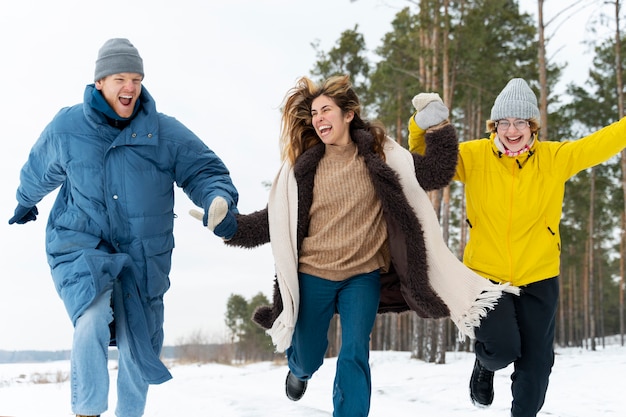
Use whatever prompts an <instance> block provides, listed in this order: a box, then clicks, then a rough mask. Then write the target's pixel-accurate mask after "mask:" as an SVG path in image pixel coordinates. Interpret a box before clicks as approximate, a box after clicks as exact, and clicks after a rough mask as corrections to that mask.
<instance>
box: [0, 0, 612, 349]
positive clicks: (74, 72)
mask: <svg viewBox="0 0 626 417" xmlns="http://www.w3.org/2000/svg"><path fill="white" fill-rule="evenodd" d="M521 3H522V5H523V7H524V10H528V11H529V12H531V13H533V14H535V9H536V2H535V1H534V0H523V1H522V2H521ZM552 3H553V4H552ZM600 3H601V1H600V0H598V4H600ZM408 4H409V2H408V1H405V0H358V1H357V2H354V3H352V2H350V1H349V0H318V1H315V2H300V1H293V0H223V1H219V2H218V1H210V2H208V1H203V0H195V1H194V0H177V1H171V0H168V1H163V0H110V1H107V2H100V3H97V4H96V3H93V2H85V1H83V0H57V1H54V2H50V1H47V0H24V1H20V2H3V3H2V5H0V56H1V57H2V64H0V79H1V80H2V86H3V88H2V90H3V91H2V99H1V100H0V126H2V142H3V143H4V148H3V152H2V153H0V175H1V178H2V181H1V182H0V208H1V210H0V214H1V215H0V267H1V269H2V274H1V275H0V280H1V283H2V285H0V349H4V350H13V349H66V348H69V347H70V346H71V335H72V328H71V324H70V321H69V319H68V318H67V316H66V313H65V310H64V307H63V304H62V302H61V301H60V299H59V298H58V296H57V294H56V292H55V290H54V287H53V285H52V280H51V278H50V273H49V269H48V266H47V263H46V257H45V252H44V232H45V225H46V221H47V216H48V213H49V210H50V207H51V205H52V203H53V200H54V194H53V195H49V196H48V197H46V198H45V199H44V200H43V201H42V202H41V203H40V204H39V205H38V208H39V211H40V216H39V218H38V220H37V221H36V222H31V223H28V224H26V225H12V226H9V225H8V224H7V221H8V219H9V218H10V217H11V216H12V214H13V210H14V208H15V205H16V200H15V189H16V187H17V184H18V179H19V170H20V168H21V166H22V165H23V163H24V162H25V160H26V158H27V156H28V151H29V149H30V148H31V146H32V145H33V143H34V142H35V140H36V139H37V137H38V136H39V133H40V132H41V130H42V129H43V128H44V127H45V125H46V124H47V123H48V122H49V121H50V120H51V119H52V117H53V116H54V115H55V114H56V112H57V111H58V110H59V109H60V108H61V107H64V106H68V105H73V104H75V103H78V102H80V101H82V94H83V90H84V87H85V85H86V84H89V83H91V82H92V80H93V69H94V61H95V58H96V55H97V51H98V49H99V48H100V46H101V45H102V44H103V43H104V41H105V40H107V39H109V38H112V37H127V38H129V39H130V40H131V42H133V43H134V44H135V46H136V47H137V48H138V49H139V52H140V54H141V55H142V57H143V59H144V68H145V73H146V76H145V80H144V85H145V87H146V88H147V89H148V90H149V91H150V92H151V94H152V95H153V96H154V97H155V100H156V103H157V108H158V109H159V110H160V111H162V112H164V113H166V114H169V115H171V116H174V117H176V118H178V119H179V120H180V121H181V122H183V123H184V124H185V125H186V126H187V127H189V128H190V129H192V130H193V131H194V132H195V133H196V134H197V135H198V136H200V138H202V139H203V140H204V141H205V142H206V143H207V144H208V145H209V147H210V148H212V149H213V150H214V151H215V152H216V153H217V154H218V155H219V156H220V157H221V158H222V159H223V160H224V162H225V163H226V165H227V166H228V167H229V169H230V170H231V174H232V177H233V180H234V182H235V185H236V186H237V188H238V189H239V191H240V194H241V199H240V206H239V207H240V211H241V212H244V213H247V212H250V211H253V210H257V209H260V208H262V207H264V206H265V204H266V202H267V191H266V190H265V189H264V187H263V185H262V182H263V181H271V180H272V179H273V177H274V175H275V173H276V171H277V168H278V165H279V150H278V132H279V124H280V113H279V106H280V104H281V102H282V99H283V97H284V95H285V93H286V92H287V90H288V89H289V88H291V87H292V86H293V85H294V83H295V81H296V80H297V79H298V78H299V77H300V76H303V75H309V73H310V70H311V68H312V67H313V63H314V62H315V60H316V56H315V51H314V50H313V48H312V47H311V43H312V42H314V41H316V40H319V41H320V42H321V47H322V49H323V50H328V49H329V48H331V47H332V46H334V45H335V42H336V40H337V39H338V38H339V35H340V34H341V32H343V31H345V30H347V29H352V28H353V27H354V25H355V24H358V25H359V31H360V32H361V33H363V34H364V36H365V40H366V43H367V46H368V48H369V49H370V50H373V49H375V48H376V47H378V46H379V45H380V39H381V38H382V37H383V35H384V34H385V33H386V32H388V31H389V30H390V28H391V21H392V19H393V17H394V15H395V14H396V13H397V12H398V11H399V10H400V9H401V8H403V7H405V6H407V5H408ZM553 6H554V7H556V6H558V2H557V1H556V0H551V1H546V12H547V13H549V11H550V8H551V7H553ZM588 14H589V13H587V14H586V15H588ZM585 21H586V17H584V16H582V15H579V16H578V17H575V18H574V19H572V20H571V21H568V22H567V23H566V24H565V25H564V26H562V27H561V30H562V31H565V30H567V33H568V35H567V36H563V37H562V38H561V39H565V40H562V41H560V42H559V41H558V39H555V40H554V41H553V43H552V44H551V45H550V46H549V48H548V52H549V53H550V52H552V53H555V52H557V51H558V53H557V54H556V55H555V56H554V59H556V60H558V61H561V62H563V61H564V60H566V59H567V60H570V61H572V64H571V65H572V67H573V70H568V71H566V78H567V79H568V80H575V81H577V82H580V81H581V80H582V79H584V75H585V74H586V71H584V70H583V69H584V68H586V67H587V66H588V62H589V60H590V59H591V58H590V55H589V54H588V53H587V52H586V49H585V48H584V47H582V46H581V44H580V41H581V40H582V38H583V37H584V36H585V31H584V24H585ZM561 33H563V32H561ZM561 36H562V35H561ZM566 42H567V43H566ZM561 47H563V49H561ZM416 93H417V92H416ZM177 196H178V199H177V208H176V211H177V213H178V215H179V216H178V219H177V221H176V226H175V236H176V249H175V252H174V261H173V262H174V265H173V269H172V273H171V281H172V287H171V289H170V291H169V292H168V293H167V295H166V299H165V308H166V321H165V331H166V341H165V342H166V343H167V344H173V343H176V342H178V341H180V340H181V338H185V337H188V336H190V335H191V334H192V333H196V332H200V333H201V334H202V335H203V336H204V337H205V338H207V339H209V340H215V341H219V340H222V339H223V338H224V336H225V326H224V313H225V306H226V302H227V299H228V297H229V295H230V294H232V293H236V294H241V295H243V296H245V297H246V298H249V297H251V296H253V295H255V294H256V293H258V292H259V291H261V292H263V293H265V294H266V295H267V296H268V297H270V298H271V288H272V281H273V273H274V270H273V260H272V256H271V252H270V249H269V246H268V245H266V246H265V247H263V248H260V249H256V250H252V251H247V250H241V249H233V248H227V247H225V246H224V245H223V244H222V243H221V241H220V240H219V239H218V238H216V237H214V236H213V235H212V234H210V233H209V232H208V231H207V230H206V229H204V228H203V227H202V226H201V223H199V222H197V221H196V220H194V219H193V218H191V217H190V216H188V215H187V211H188V210H189V209H190V208H192V204H191V202H190V201H189V200H188V199H187V198H186V196H185V195H184V194H182V193H178V194H177Z"/></svg>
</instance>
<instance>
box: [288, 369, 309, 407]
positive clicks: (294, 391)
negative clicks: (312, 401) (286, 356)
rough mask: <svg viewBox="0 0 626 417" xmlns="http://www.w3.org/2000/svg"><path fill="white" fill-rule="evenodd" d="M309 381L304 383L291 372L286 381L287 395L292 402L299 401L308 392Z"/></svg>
mask: <svg viewBox="0 0 626 417" xmlns="http://www.w3.org/2000/svg"><path fill="white" fill-rule="evenodd" d="M306 386H307V381H302V380H300V379H298V378H296V376H295V375H294V374H292V373H291V371H289V373H287V379H286V380H285V393H286V394H287V398H289V399H290V400H291V401H298V400H299V399H300V398H302V396H303V395H304V392H305V391H306Z"/></svg>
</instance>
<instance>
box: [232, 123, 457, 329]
mask: <svg viewBox="0 0 626 417" xmlns="http://www.w3.org/2000/svg"><path fill="white" fill-rule="evenodd" d="M351 136H352V140H353V141H354V142H355V143H356V145H357V147H358V152H359V155H362V156H363V158H364V161H365V165H366V167H367V169H368V171H369V173H370V176H371V179H372V183H373V185H374V189H375V191H376V194H377V195H378V197H379V199H380V201H381V203H382V208H383V212H384V217H385V220H386V223H387V230H388V234H389V239H388V240H389V249H390V252H391V268H390V270H389V272H387V273H384V274H382V275H381V295H380V303H379V307H378V312H379V313H386V312H402V311H407V310H409V309H411V310H414V311H415V312H417V314H418V315H420V316H421V317H430V318H441V317H446V316H448V315H449V309H448V307H447V306H446V304H445V303H444V301H443V300H442V299H441V298H440V297H439V296H438V295H437V293H436V292H435V291H434V290H433V288H432V287H431V285H430V283H429V277H428V265H427V261H426V256H425V254H426V246H425V243H424V236H423V231H422V226H421V225H420V222H419V220H418V218H417V217H416V216H415V213H414V212H413V209H412V208H411V206H410V205H409V203H408V201H407V199H406V197H405V195H404V193H403V191H402V188H401V185H400V181H399V179H398V175H397V174H396V172H394V171H393V170H392V169H391V168H390V167H389V166H388V165H387V164H386V163H385V162H384V161H383V159H382V158H381V157H380V155H378V154H376V153H375V152H374V151H373V147H372V145H373V137H372V135H371V134H370V133H369V132H367V131H364V130H357V131H353V132H351ZM425 139H426V144H427V147H426V150H427V151H426V153H425V154H424V155H418V154H413V159H414V166H415V175H416V177H417V180H418V181H419V184H420V185H421V187H422V188H423V189H424V190H425V191H430V190H435V189H439V188H443V187H445V186H446V185H448V184H449V182H450V181H451V180H452V177H453V175H454V172H455V168H456V165H457V158H458V141H457V136H456V131H455V129H454V127H453V126H452V125H450V124H444V125H443V126H441V127H438V128H437V129H436V130H430V131H428V132H427V133H426V136H425ZM324 149H325V145H324V144H323V143H320V144H318V145H316V146H314V147H312V148H310V149H308V150H307V151H306V152H304V153H303V154H302V155H301V156H300V157H299V158H298V160H297V161H296V164H295V167H294V173H295V177H296V182H297V186H298V226H297V245H298V251H299V250H300V248H301V245H302V242H303V240H304V238H305V237H306V235H307V231H308V226H309V211H310V207H311V204H312V200H313V184H314V179H315V172H316V168H317V165H318V163H319V161H320V159H321V158H322V156H323V155H324ZM237 221H238V230H237V233H236V234H235V236H234V237H233V238H232V239H231V240H229V241H228V242H226V243H227V244H228V245H231V246H238V247H243V248H253V247H257V246H260V245H263V244H265V243H269V242H270V228H269V220H268V209H267V208H265V209H263V210H260V211H257V212H254V213H251V214H247V215H237ZM282 310H283V305H282V299H281V295H280V288H279V285H278V282H277V280H275V281H274V296H273V305H272V306H263V307H260V308H258V309H257V311H256V312H255V314H254V317H253V320H254V321H255V322H256V323H257V324H259V325H260V326H262V327H263V328H265V329H269V328H271V327H272V324H273V323H274V321H275V320H276V318H277V317H278V315H279V314H280V313H281V311H282Z"/></svg>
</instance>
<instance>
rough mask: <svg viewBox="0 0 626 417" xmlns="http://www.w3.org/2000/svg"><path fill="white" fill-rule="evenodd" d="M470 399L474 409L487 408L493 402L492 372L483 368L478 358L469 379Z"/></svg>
mask: <svg viewBox="0 0 626 417" xmlns="http://www.w3.org/2000/svg"><path fill="white" fill-rule="evenodd" d="M469 386H470V398H471V399H472V403H473V404H474V405H475V406H476V407H489V406H490V405H491V403H492V402H493V371H490V370H489V369H487V368H485V367H483V366H482V365H481V364H480V362H479V361H478V358H476V360H475V361H474V370H473V371H472V378H471V379H470V385H469Z"/></svg>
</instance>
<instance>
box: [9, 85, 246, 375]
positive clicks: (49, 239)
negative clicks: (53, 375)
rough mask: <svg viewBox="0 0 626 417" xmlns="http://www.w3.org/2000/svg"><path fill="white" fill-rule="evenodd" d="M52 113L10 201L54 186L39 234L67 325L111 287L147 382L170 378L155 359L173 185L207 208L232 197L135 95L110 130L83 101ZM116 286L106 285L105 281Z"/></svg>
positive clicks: (214, 170)
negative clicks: (134, 107)
mask: <svg viewBox="0 0 626 417" xmlns="http://www.w3.org/2000/svg"><path fill="white" fill-rule="evenodd" d="M94 89H95V86H94V85H93V84H91V85H88V86H87V88H86V89H85V94H84V104H78V105H75V106H73V107H69V108H65V109H62V110H61V111H60V112H59V113H58V114H57V115H56V117H55V118H54V119H53V120H52V122H51V123H50V124H49V125H48V126H47V127H46V128H45V130H44V131H43V133H42V135H41V137H40V138H39V140H38V141H37V142H36V144H35V145H34V146H33V148H32V150H31V153H30V155H29V158H28V161H27V162H26V164H25V165H24V167H23V168H22V171H21V177H20V186H19V188H18V191H17V200H18V202H19V203H20V204H21V205H23V206H26V207H32V206H34V205H35V204H37V203H38V202H39V201H40V200H42V199H43V198H44V197H45V196H46V195H47V194H49V193H50V192H52V191H53V190H55V189H56V188H57V187H59V186H61V188H60V190H59V193H58V196H57V199H56V201H55V203H54V206H53V208H52V210H51V213H50V216H49V221H48V226H47V230H46V251H47V255H48V263H49V264H50V268H51V271H52V278H53V280H54V284H55V286H56V289H57V291H58V293H59V295H60V297H61V298H62V299H63V302H64V303H65V307H66V309H67V312H68V314H69V316H70V318H71V319H72V322H73V323H75V322H76V320H77V318H78V317H79V316H80V315H81V314H82V313H83V312H84V310H85V309H86V308H87V307H88V306H89V305H90V304H91V302H92V301H93V300H94V298H95V297H96V296H97V295H98V294H99V293H101V292H102V291H104V290H107V289H110V288H112V287H116V288H118V290H119V288H121V291H122V292H123V296H124V306H123V308H115V311H116V313H115V314H116V315H117V314H120V311H124V312H125V317H126V320H125V321H126V322H127V330H128V333H129V336H130V341H129V342H130V348H131V352H132V355H133V358H134V359H135V360H136V361H137V362H138V364H139V366H140V368H141V369H142V372H143V376H144V378H145V380H146V381H148V382H149V383H161V382H164V381H166V380H168V379H170V378H171V375H170V374H169V372H168V371H167V369H166V368H165V366H164V365H163V364H162V363H161V361H160V360H159V354H160V351H161V348H162V344H163V294H164V293H165V292H166V291H167V289H168V288H169V285H170V282H169V272H170V267H171V255H172V249H173V248H174V236H173V227H174V217H175V214H174V187H173V185H174V184H176V185H178V186H179V187H181V188H182V189H183V190H184V191H185V193H186V194H187V195H188V196H189V198H190V199H191V200H192V201H193V202H194V203H195V204H196V205H197V206H199V207H202V208H203V209H207V208H208V207H209V205H210V203H211V202H212V201H213V198H215V197H216V196H221V197H223V198H224V199H226V201H227V202H229V204H230V206H231V209H232V210H234V211H235V212H236V205H237V200H238V193H237V190H236V189H235V187H234V185H233V184H232V182H231V179H230V175H229V172H228V170H227V168H226V166H225V165H224V164H223V162H222V161H221V160H220V159H219V157H218V156H217V155H215V154H214V153H213V152H212V151H211V150H210V149H209V148H208V147H207V146H206V145H205V144H204V143H203V142H202V141H201V140H200V139H199V138H198V137H197V136H196V135H195V134H194V133H192V132H191V131H190V130H188V129H187V128H186V127H185V126H184V125H183V124H182V123H180V122H178V121H177V120H176V119H174V118H172V117H168V116H166V115H164V114H162V113H158V112H157V110H156V107H155V103H154V100H153V99H152V97H151V96H150V94H149V93H148V91H147V90H146V89H145V87H144V88H142V93H141V97H140V101H141V105H140V106H139V109H138V111H137V113H136V115H135V117H134V118H133V119H132V121H131V122H130V124H129V125H128V126H127V127H126V128H124V129H122V130H120V129H118V128H115V127H112V126H110V125H109V123H108V122H107V119H106V118H105V116H104V115H103V114H102V113H101V112H99V111H97V110H95V109H94V108H93V107H92V105H91V103H92V100H93V92H94ZM116 282H117V283H119V284H120V285H116V286H114V284H115V283H116Z"/></svg>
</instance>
